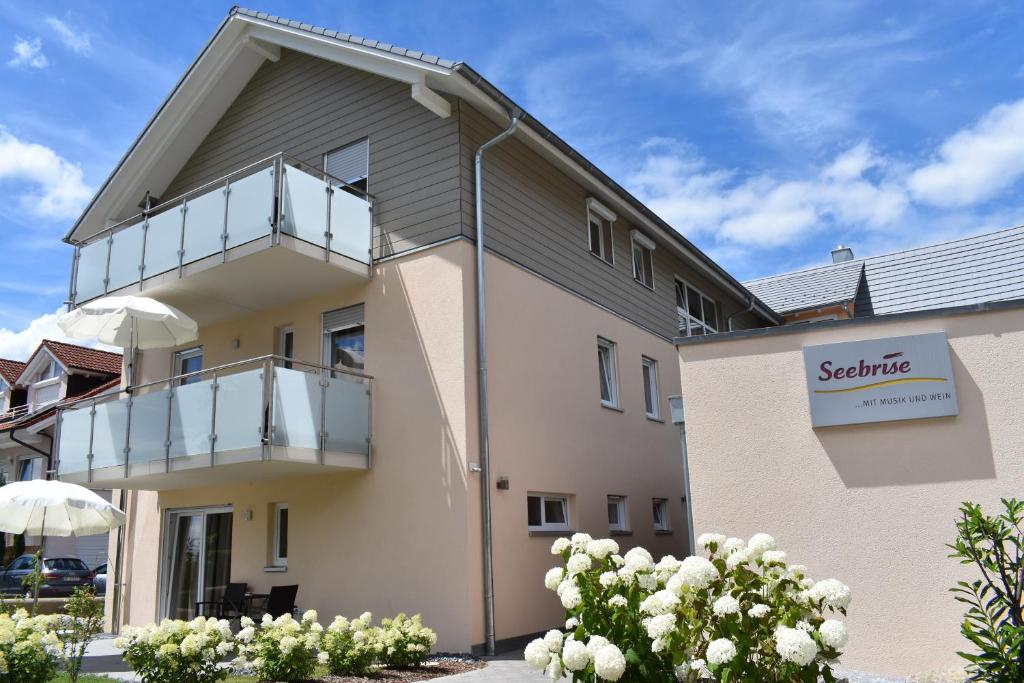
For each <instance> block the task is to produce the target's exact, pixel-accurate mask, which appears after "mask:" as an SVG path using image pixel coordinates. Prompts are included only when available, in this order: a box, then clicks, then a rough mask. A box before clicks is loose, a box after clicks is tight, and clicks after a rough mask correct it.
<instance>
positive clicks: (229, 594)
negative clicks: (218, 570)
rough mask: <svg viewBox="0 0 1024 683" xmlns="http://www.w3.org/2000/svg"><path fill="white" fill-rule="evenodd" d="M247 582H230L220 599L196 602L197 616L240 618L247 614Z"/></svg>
mask: <svg viewBox="0 0 1024 683" xmlns="http://www.w3.org/2000/svg"><path fill="white" fill-rule="evenodd" d="M248 587H249V584H246V583H229V584H228V587H227V588H225V589H224V596H223V597H222V598H221V599H220V600H204V601H203V602H197V603H196V616H204V617H216V618H218V619H238V618H241V616H242V615H243V614H245V591H246V589H247V588H248Z"/></svg>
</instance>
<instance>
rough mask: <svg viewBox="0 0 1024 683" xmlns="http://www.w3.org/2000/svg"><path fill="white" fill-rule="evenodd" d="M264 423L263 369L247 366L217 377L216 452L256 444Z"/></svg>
mask: <svg viewBox="0 0 1024 683" xmlns="http://www.w3.org/2000/svg"><path fill="white" fill-rule="evenodd" d="M262 426H263V371H262V370H249V371H248V372H242V373H239V374H237V375H224V376H223V377H218V378H217V422H216V430H217V440H216V441H214V446H215V448H216V450H217V451H218V452H221V451H233V450H237V449H240V448H255V447H256V446H259V445H260V444H261V443H262V441H261V438H262V437H261V434H260V429H261V427H262Z"/></svg>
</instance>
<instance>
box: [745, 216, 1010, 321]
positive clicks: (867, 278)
mask: <svg viewBox="0 0 1024 683" xmlns="http://www.w3.org/2000/svg"><path fill="white" fill-rule="evenodd" d="M860 267H863V269H864V278H863V283H862V285H861V286H860V287H859V289H856V290H855V293H854V295H853V296H846V298H845V299H844V300H846V301H852V300H856V307H855V314H856V315H857V316H858V317H860V316H863V315H885V314H888V313H906V312H909V311H923V310H927V309H932V308H948V307H953V306H967V305H970V304H979V303H988V302H993V301H1008V300H1010V299H1020V298H1024V226H1018V227H1015V228H1007V229H1005V230H998V231H996V232H989V233H985V234H982V235H975V236H973V237H965V238H963V239H958V240H952V241H950V242H941V243H939V244H933V245H929V246H926V247H918V248H916V249H907V250H905V251H898V252H893V253H891V254H882V255H880V256H872V257H869V258H865V259H858V260H855V261H847V262H846V263H838V264H835V265H829V266H822V267H820V268H812V269H810V270H802V271H797V272H794V273H784V274H782V275H773V276H771V277H766V278H760V279H758V280H752V281H750V282H746V283H744V284H745V285H746V286H747V288H749V289H750V291H752V292H754V294H756V295H757V296H758V298H760V299H762V300H763V301H764V302H765V303H767V304H768V305H769V306H771V307H772V308H774V309H775V310H776V311H778V312H780V313H789V312H793V311H797V310H803V309H807V308H818V307H822V306H826V305H829V304H834V303H836V302H837V301H838V300H837V299H836V295H837V293H847V294H848V292H849V290H848V288H847V286H848V284H849V282H850V280H851V279H852V275H850V272H849V271H851V270H855V269H857V268H860ZM796 302H798V303H799V305H795V303H796Z"/></svg>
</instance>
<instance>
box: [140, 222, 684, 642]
mask: <svg viewBox="0 0 1024 683" xmlns="http://www.w3.org/2000/svg"><path fill="white" fill-rule="evenodd" d="M487 268H488V271H487V279H488V307H489V308H488V310H489V313H490V316H489V323H488V329H489V335H490V336H489V344H488V347H489V353H490V364H491V373H490V382H491V390H492V394H491V401H492V402H491V454H492V477H493V479H492V492H493V511H494V536H495V543H494V544H495V579H496V595H497V601H496V615H497V637H498V638H499V639H502V638H509V637H514V636H519V635H523V634H528V633H532V632H536V631H538V630H543V629H547V628H550V627H551V626H554V625H557V624H559V623H561V620H562V610H561V607H560V605H559V604H558V601H557V599H556V598H555V597H554V596H553V594H551V593H549V592H547V591H546V590H544V588H543V575H544V572H545V571H546V570H547V569H548V568H549V567H550V566H552V564H553V561H554V558H552V556H551V555H550V552H549V548H550V545H551V542H552V540H553V539H552V538H551V537H549V536H538V537H531V536H530V535H529V533H528V530H527V520H526V497H527V493H528V492H547V493H565V494H570V495H571V496H573V500H572V510H571V516H572V521H573V527H574V529H580V530H583V531H587V532H589V533H591V534H593V535H595V536H598V535H601V536H604V535H607V534H608V523H607V508H606V502H607V498H606V497H607V496H608V495H609V494H612V495H625V496H628V497H629V506H630V510H629V516H630V520H631V527H632V530H633V533H632V534H631V535H628V536H623V537H621V538H619V540H620V543H621V544H622V546H623V549H624V550H625V549H626V548H628V547H631V546H632V545H635V544H641V545H644V546H646V547H648V548H650V549H651V550H652V552H655V553H660V554H664V553H674V554H677V555H680V554H684V552H685V550H684V549H685V547H686V539H687V530H686V526H685V519H684V514H683V506H682V501H681V496H682V492H681V488H682V486H681V481H682V472H681V466H680V454H679V437H678V429H677V428H676V427H675V426H673V425H672V424H670V423H669V422H667V421H652V420H649V419H647V418H646V417H645V415H644V409H643V405H644V404H643V396H642V380H641V370H640V367H641V365H640V363H641V356H642V355H646V356H648V357H651V358H654V359H656V360H657V361H658V362H659V379H660V384H661V386H660V392H659V393H660V396H661V412H662V414H663V415H667V413H668V406H667V402H666V400H665V397H666V396H668V395H670V394H673V393H678V392H679V377H678V372H677V371H676V368H677V359H676V355H675V349H674V347H673V346H672V345H671V343H670V342H669V341H668V340H665V339H662V338H660V337H656V336H654V335H652V334H650V333H648V332H646V331H644V330H642V329H641V328H639V327H637V326H635V325H633V324H632V323H629V322H626V321H625V320H623V319H622V318H619V317H617V316H615V315H614V314H612V313H610V312H608V311H606V310H604V309H602V308H599V307H597V306H595V305H593V304H591V303H588V302H586V301H584V300H582V299H581V298H579V297H577V296H575V295H573V294H570V293H568V292H566V291H565V290H563V289H560V288H558V287H556V286H555V285H553V284H551V283H549V282H547V281H545V280H543V279H542V278H540V277H538V276H536V275H533V274H531V273H529V272H528V271H525V270H523V269H522V268H519V267H517V266H514V265H512V264H510V263H509V262H507V261H504V260H502V259H500V258H498V257H495V256H488V259H487ZM473 272H474V271H473V247H472V245H471V244H469V243H468V242H465V241H459V242H456V243H452V244H449V245H446V246H442V247H437V248H433V249H430V250H427V251H424V252H420V253H418V254H415V255H410V256H407V257H404V258H401V259H396V260H394V261H388V262H384V263H382V264H379V265H378V266H377V269H376V272H375V275H374V278H373V280H372V281H371V282H370V283H369V284H367V285H365V286H363V287H360V288H359V289H357V290H349V291H339V292H334V293H331V294H325V295H322V296H317V297H313V298H310V299H308V300H303V301H300V302H297V303H295V304H292V305H290V306H287V307H284V308H281V309H276V310H267V311H261V312H259V313H256V314H253V315H251V316H246V317H243V318H238V319H234V320H230V321H227V322H223V323H219V324H217V325H214V326H210V327H207V328H204V329H202V330H201V333H200V338H199V343H200V344H201V345H202V346H203V352H204V365H205V366H206V367H212V366H214V365H219V364H223V363H227V362H232V361H236V360H241V359H244V358H250V357H254V356H259V355H261V354H266V353H271V352H272V351H273V350H274V345H275V343H276V339H277V332H276V330H277V329H279V328H280V327H282V326H285V325H291V326H293V327H294V329H295V356H296V358H298V359H312V360H318V359H319V354H320V313H321V312H323V311H326V310H330V309H333V308H338V307H341V306H346V305H350V304H354V303H359V302H364V303H365V304H366V348H367V367H366V371H367V372H368V373H369V374H371V375H373V376H374V377H375V378H376V379H375V386H374V392H375V393H374V405H373V415H374V427H373V428H374V458H373V469H372V470H371V471H369V472H348V473H340V474H327V473H324V472H321V471H318V470H312V474H311V476H308V477H298V478H287V479H274V480H268V481H262V482H251V483H238V484H234V485H230V486H215V487H213V486H211V487H198V488H190V489H187V490H176V491H164V492H160V493H159V494H157V493H146V492H143V493H140V494H138V498H137V499H136V504H135V505H134V506H133V507H132V510H133V511H135V514H134V519H133V522H132V525H133V526H132V528H131V529H130V531H129V536H130V538H131V543H130V547H129V552H130V554H131V557H132V558H133V562H134V563H135V567H134V570H133V573H132V576H131V577H130V581H129V583H130V585H131V589H130V596H129V599H128V601H127V604H126V610H127V613H128V615H129V617H128V621H129V623H143V622H147V621H150V620H152V619H153V618H155V616H156V606H157V595H158V580H159V567H158V540H157V539H158V538H159V536H160V533H161V513H160V512H159V511H158V508H159V509H160V510H166V509H168V508H180V507H194V506H213V505H225V504H230V505H232V506H233V507H234V512H235V514H234V518H233V531H232V533H233V544H232V546H233V551H232V553H233V554H232V579H233V580H237V581H246V582H247V583H249V584H250V586H251V587H252V589H254V590H258V591H263V590H266V589H267V588H269V587H270V586H271V585H274V584H290V583H298V584H299V585H300V591H299V598H298V600H299V603H300V606H301V607H302V608H309V607H314V608H316V609H318V610H319V611H320V613H321V615H322V616H323V617H324V619H329V618H330V617H331V616H332V615H333V614H336V613H342V614H346V615H352V614H356V613H359V612H361V611H363V610H365V609H370V610H373V611H374V612H376V613H378V614H379V615H382V616H383V615H385V614H390V613H395V612H398V611H400V610H404V611H407V612H422V613H423V615H424V619H425V621H426V622H427V623H428V624H433V625H435V626H437V628H438V630H439V632H440V635H441V639H440V641H439V643H438V648H439V649H443V650H466V649H468V648H469V647H470V646H471V645H476V644H479V643H481V642H483V640H484V634H483V604H482V597H481V596H482V592H483V589H482V585H483V580H482V570H481V545H482V544H481V526H480V483H479V477H478V475H476V474H473V473H470V472H469V464H470V463H476V462H478V461H479V455H478V450H479V449H478V431H477V416H476V334H475V332H476V330H475V323H474V320H475V318H474V316H475V312H474V305H475V304H474V301H475V293H474V276H473ZM186 312H187V311H186ZM598 335H600V336H602V337H605V338H607V339H610V340H612V341H615V342H616V343H617V344H618V349H617V350H618V362H619V377H620V395H621V401H620V402H621V406H622V410H621V411H614V410H609V409H607V408H603V407H601V405H600V400H599V389H598V374H597V353H596V343H597V336H598ZM233 339H237V340H238V342H239V348H237V349H233V348H232V340H233ZM170 354H171V352H170V351H147V352H145V353H144V354H143V358H142V361H141V363H140V372H141V375H142V379H141V381H148V380H154V379H158V378H161V377H165V376H167V374H168V373H169V371H170V365H171V360H170ZM499 477H508V478H509V480H510V483H511V487H510V490H508V491H500V490H497V488H496V486H495V484H496V482H497V480H498V478H499ZM653 497H659V498H661V497H663V498H667V499H668V500H669V506H670V511H671V515H672V520H671V521H672V528H673V533H671V534H668V535H655V534H654V529H653V518H652V511H651V499H652V498H653ZM275 502H287V503H288V505H289V536H290V539H289V546H290V552H289V554H290V557H289V566H288V571H287V573H284V574H281V573H266V572H264V571H263V567H264V566H265V565H267V564H268V560H269V558H268V538H269V523H270V510H271V506H272V504H273V503H275ZM250 512H251V516H252V519H250V520H247V519H246V517H247V516H249V513H250Z"/></svg>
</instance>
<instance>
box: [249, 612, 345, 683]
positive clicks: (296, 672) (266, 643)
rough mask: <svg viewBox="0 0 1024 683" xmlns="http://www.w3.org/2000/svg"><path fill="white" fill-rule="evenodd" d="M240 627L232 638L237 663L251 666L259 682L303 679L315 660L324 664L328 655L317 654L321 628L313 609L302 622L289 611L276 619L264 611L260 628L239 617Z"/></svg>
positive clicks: (308, 676)
mask: <svg viewBox="0 0 1024 683" xmlns="http://www.w3.org/2000/svg"><path fill="white" fill-rule="evenodd" d="M241 626H242V630H241V631H239V632H238V635H237V636H236V638H235V641H236V642H237V643H238V653H239V657H238V659H237V660H236V664H237V665H239V666H251V667H252V669H253V671H254V672H255V674H256V677H257V678H258V679H259V680H261V681H285V682H288V681H302V680H306V679H307V678H310V677H312V675H313V672H314V671H315V669H316V665H317V663H326V662H325V660H326V659H327V657H326V656H325V657H322V658H321V657H319V654H320V653H318V651H317V648H318V647H319V646H320V639H321V637H322V635H323V630H324V629H323V626H321V625H320V624H319V623H317V613H316V610H308V611H307V612H306V613H305V614H303V615H302V620H301V621H296V620H295V619H293V618H292V615H290V614H283V615H281V616H279V617H278V618H277V619H274V618H272V617H271V616H270V615H269V614H265V615H263V621H261V622H260V624H259V628H256V624H255V623H254V622H253V620H252V619H249V618H248V617H242V619H241Z"/></svg>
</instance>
